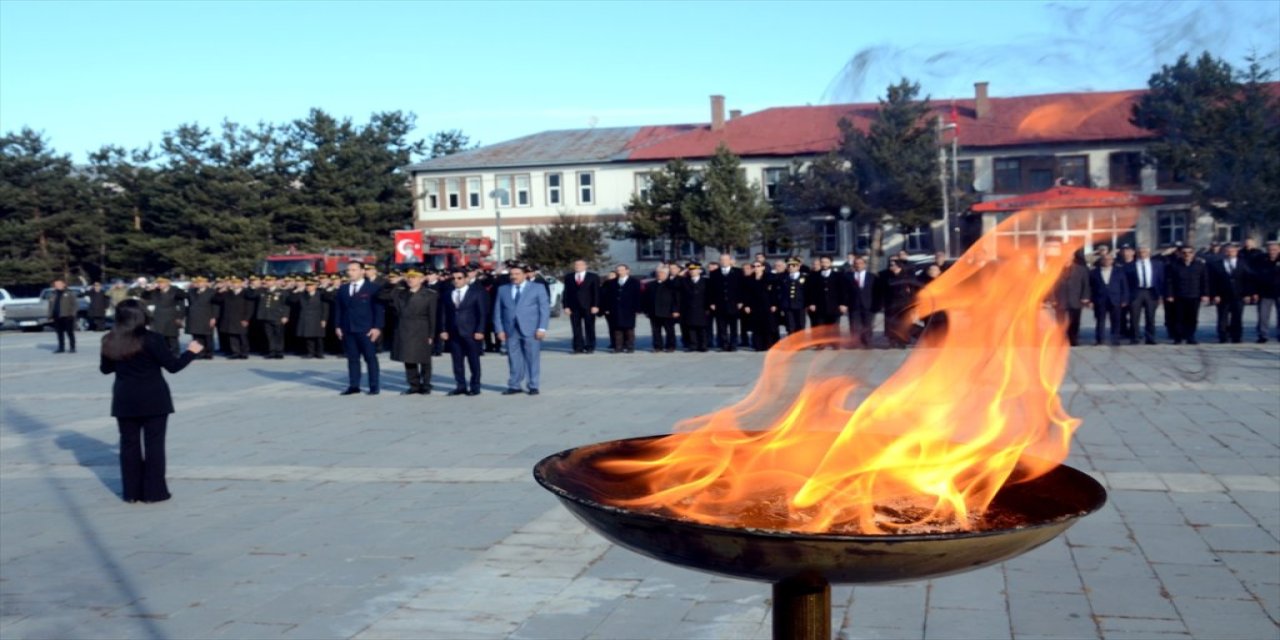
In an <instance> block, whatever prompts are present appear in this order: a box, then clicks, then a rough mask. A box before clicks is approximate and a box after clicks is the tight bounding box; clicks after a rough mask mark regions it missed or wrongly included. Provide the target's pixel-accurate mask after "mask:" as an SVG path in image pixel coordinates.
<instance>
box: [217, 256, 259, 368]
mask: <svg viewBox="0 0 1280 640" xmlns="http://www.w3.org/2000/svg"><path fill="white" fill-rule="evenodd" d="M213 303H214V305H215V306H217V308H218V323H217V324H218V331H219V333H221V334H222V335H221V338H220V340H221V342H222V343H223V344H224V347H223V350H224V351H226V353H227V359H228V360H244V359H246V358H248V357H249V356H248V353H247V352H248V351H249V318H251V317H253V302H251V301H249V300H248V299H246V298H245V295H244V280H243V279H242V278H240V277H239V276H231V277H230V278H228V279H227V285H226V287H225V289H224V290H222V291H219V292H218V293H216V294H214V296H213Z"/></svg>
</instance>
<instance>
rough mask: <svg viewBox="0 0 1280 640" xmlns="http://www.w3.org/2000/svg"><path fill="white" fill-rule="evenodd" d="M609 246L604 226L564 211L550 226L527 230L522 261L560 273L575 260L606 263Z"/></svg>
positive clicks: (524, 237)
mask: <svg viewBox="0 0 1280 640" xmlns="http://www.w3.org/2000/svg"><path fill="white" fill-rule="evenodd" d="M606 249H608V244H607V243H606V242H605V229H604V228H603V227H601V226H600V225H596V224H591V223H590V222H588V221H586V220H583V219H582V218H580V217H578V216H574V215H570V214H566V213H561V214H560V217H559V219H557V220H556V221H554V222H552V223H551V224H550V225H547V226H545V227H534V228H531V229H529V230H528V231H525V232H524V236H523V242H522V246H521V251H520V260H521V261H524V262H528V263H530V264H533V265H537V266H538V267H540V268H541V269H544V270H549V271H554V272H555V273H560V272H562V271H568V270H569V268H570V267H571V266H572V265H573V263H574V261H575V260H586V261H587V262H588V263H589V264H603V263H604V262H605V261H607V260H608V259H609V257H608V256H607V255H605V251H606Z"/></svg>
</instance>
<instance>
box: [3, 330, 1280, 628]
mask: <svg viewBox="0 0 1280 640" xmlns="http://www.w3.org/2000/svg"><path fill="white" fill-rule="evenodd" d="M1206 319H1208V318H1206ZM566 331H567V327H566V325H565V323H564V322H562V321H556V322H554V323H553V328H552V337H553V338H554V340H553V343H554V344H555V345H556V346H560V347H563V345H564V342H563V338H564V333H565V332H566ZM1090 337H1091V335H1090ZM82 338H85V339H84V340H82V342H90V343H91V342H95V341H96V340H95V339H94V338H93V337H92V336H86V335H84V334H82ZM52 344H53V335H52V334H51V333H45V334H39V335H22V334H12V333H9V334H4V335H0V404H2V405H3V407H2V408H0V421H2V425H0V637H3V638H6V639H7V638H14V639H17V638H126V637H128V638H275V637H280V638H361V639H374V638H402V637H404V638H525V639H534V638H557V639H558V638H607V639H617V638H734V639H737V638H766V637H768V635H769V624H770V623H769V615H770V612H769V610H770V603H769V600H768V595H769V590H768V588H767V587H766V586H765V585H761V584H756V583H749V582H741V581H736V580H728V579H720V578H716V577H713V576H709V575H704V574H700V573H695V572H692V571H686V570H682V569H679V568H675V567H669V566H665V565H662V564H659V563H656V562H652V561H649V560H646V559H644V558H641V557H639V556H637V555H635V554H633V553H630V552H628V551H625V550H622V549H618V548H615V547H613V546H611V545H609V544H608V543H606V542H604V541H603V540H602V539H601V538H599V537H597V536H595V535H594V534H592V533H589V532H588V531H586V530H585V529H584V528H583V527H582V526H581V525H579V524H577V522H576V521H574V520H573V519H572V517H571V516H569V515H568V513H567V512H566V511H565V510H564V509H562V508H561V507H560V506H558V504H557V503H556V502H555V500H554V499H553V498H552V497H551V496H550V495H549V494H547V493H546V492H544V491H543V490H541V489H540V488H539V487H537V485H536V484H535V483H534V482H533V481H532V479H531V477H530V467H531V465H532V464H533V463H534V462H536V461H537V460H538V459H540V458H541V457H543V456H544V455H547V454H549V453H552V452H555V451H558V450H561V449H565V448H568V447H572V446H576V445H580V444H585V443H589V442H596V441H600V440H607V439H613V438H620V437H628V436H636V435H643V434H651V433H660V432H665V431H666V430H668V429H669V427H670V425H671V424H672V423H674V422H675V421H677V420H678V419H681V418H684V417H689V416H692V415H695V414H699V413H702V412H705V411H708V410H711V409H714V408H716V407H719V406H723V405H725V404H728V403H730V402H732V401H733V400H735V399H736V398H738V397H740V396H741V395H742V394H743V393H744V392H745V389H746V385H748V384H749V383H750V382H751V381H753V380H754V378H755V377H756V375H757V374H758V373H759V368H760V364H761V361H762V358H761V356H760V355H759V354H753V353H736V354H711V355H686V354H670V355H652V354H648V353H643V354H634V355H630V356H610V355H603V354H597V355H594V356H569V355H568V354H565V353H548V354H547V355H545V356H544V376H545V381H544V393H543V395H542V396H540V397H538V398H529V397H525V396H519V397H515V398H507V397H501V396H499V395H498V393H496V392H497V391H500V390H501V388H502V386H503V385H502V382H503V381H504V379H505V363H504V362H503V361H501V360H499V359H498V358H495V357H486V358H485V359H484V365H485V367H486V370H487V371H488V374H487V376H486V379H487V380H488V381H489V384H488V385H487V386H486V392H485V393H484V394H483V395H481V396H480V397H477V398H445V397H442V396H439V395H436V396H431V397H410V398H401V397H398V396H396V395H394V394H395V393H396V392H398V391H400V390H401V389H402V388H403V386H402V384H399V383H392V382H387V383H384V387H385V390H384V395H382V396H380V397H367V396H359V397H352V398H340V397H338V395H337V393H336V392H337V391H338V390H340V389H342V388H343V387H344V386H345V369H344V365H343V363H342V362H341V361H340V360H337V359H329V360H325V361H322V362H315V361H304V360H297V359H289V360H284V361H265V360H261V359H255V360H250V361H247V362H227V361H214V362H197V363H195V364H193V365H192V367H191V368H190V369H188V370H187V371H185V372H183V373H181V374H179V375H177V376H173V377H171V379H170V380H171V384H172V386H173V389H174V393H175V396H176V399H177V405H178V413H177V414H176V416H174V418H173V419H172V421H171V428H170V440H169V456H170V470H169V478H170V485H171V489H172V490H173V492H174V494H175V499H174V500H172V501H170V502H168V503H164V504H160V505H145V506H139V505H127V504H124V503H122V502H121V501H120V500H119V499H118V497H117V495H118V492H119V474H118V467H117V463H116V433H115V427H114V423H113V422H112V421H111V419H109V418H106V417H104V416H105V415H106V414H107V411H108V403H109V397H110V396H109V394H110V379H109V378H107V377H105V376H102V375H100V374H99V373H98V372H97V368H96V366H97V349H96V348H95V347H94V346H92V345H83V346H82V348H81V352H80V353H79V354H77V355H52V354H50V350H51V349H52ZM841 353H843V354H847V355H846V356H844V357H849V358H859V359H861V360H860V361H859V367H860V368H861V369H862V370H867V371H871V372H872V375H873V377H874V378H875V380H876V381H878V380H881V379H883V377H884V376H885V375H887V373H888V372H889V371H892V370H893V368H895V367H896V365H897V363H898V362H900V360H901V358H902V357H903V354H902V353H901V352H890V351H877V352H870V353H865V352H860V353H857V354H853V353H850V352H841ZM1073 355H1074V357H1073V360H1072V366H1071V371H1070V378H1069V380H1068V383H1067V386H1066V389H1065V391H1066V394H1067V395H1068V398H1069V400H1070V405H1069V408H1070V410H1071V411H1072V413H1073V414H1075V415H1078V416H1080V417H1082V418H1083V419H1084V426H1083V427H1082V428H1081V430H1080V431H1079V433H1078V436H1077V442H1076V446H1075V447H1074V449H1073V453H1072V459H1071V461H1070V462H1071V463H1072V464H1074V465H1076V466H1077V467H1080V468H1083V469H1086V470H1089V471H1091V472H1094V474H1095V475H1096V476H1097V477H1098V478H1099V479H1100V480H1102V481H1103V482H1104V483H1105V484H1106V485H1107V486H1108V488H1109V489H1110V492H1111V500H1110V502H1109V503H1108V505H1107V506H1106V508H1105V509H1103V510H1102V511H1101V512H1099V513H1097V514H1094V515H1093V516H1091V517H1089V518H1087V519H1085V520H1083V521H1082V522H1081V523H1080V524H1078V525H1077V526H1076V527H1075V528H1073V529H1071V531H1070V532H1068V533H1067V534H1066V535H1065V536H1063V537H1061V538H1059V539H1057V540H1056V541H1054V542H1053V543H1050V544H1048V545H1046V546H1045V547H1042V548H1040V549H1038V550H1036V551H1034V552H1032V553H1029V554H1027V555H1025V556H1023V557H1020V558H1017V559H1015V560H1013V561H1011V562H1008V563H1006V564H1004V565H1001V566H997V567H994V568H989V569H985V570H980V571H976V572H972V573H969V574H964V575H960V576H955V577H949V578H944V579H938V580H933V581H929V582H920V583H914V584H907V585H903V586H887V587H862V588H856V589H855V588H849V587H838V588H836V589H834V593H833V596H834V603H835V607H834V611H833V615H834V621H833V622H834V628H835V629H837V630H839V637H841V638H928V639H933V638H1020V639H1027V640H1031V639H1034V638H1108V639H1111V638H1114V639H1124V638H1155V639H1158V640H1173V639H1175V638H1188V637H1194V638H1249V639H1256V638H1275V637H1277V635H1278V634H1280V626H1278V622H1280V542H1278V539H1280V349H1277V348H1276V347H1275V345H1274V343H1272V344H1270V345H1265V346H1255V345H1252V344H1249V345H1232V346H1225V345H1221V346H1220V345H1204V346H1201V347H1200V348H1194V347H1174V346H1170V345H1162V346H1156V347H1123V348H1120V349H1118V350H1112V349H1108V348H1097V347H1082V348H1080V349H1077V350H1076V351H1075V353H1074V354H1073ZM384 362H385V361H384ZM444 363H445V361H442V360H437V365H436V366H437V369H438V370H440V369H443V368H444V366H445V365H444ZM386 369H387V370H388V374H390V375H388V376H387V380H391V379H393V378H394V377H395V374H396V373H397V372H395V370H394V367H393V365H391V364H390V363H387V366H386ZM570 381H577V384H576V385H575V386H574V387H573V388H569V384H570ZM436 384H437V388H439V387H442V386H443V387H445V388H448V383H447V382H446V379H445V378H444V377H441V376H439V375H437V378H436ZM387 392H389V393H387Z"/></svg>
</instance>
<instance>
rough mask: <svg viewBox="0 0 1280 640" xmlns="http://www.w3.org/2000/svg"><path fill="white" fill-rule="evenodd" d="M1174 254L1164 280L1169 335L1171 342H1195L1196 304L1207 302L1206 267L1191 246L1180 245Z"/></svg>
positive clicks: (1198, 310) (1197, 307)
mask: <svg viewBox="0 0 1280 640" xmlns="http://www.w3.org/2000/svg"><path fill="white" fill-rule="evenodd" d="M1178 257H1179V259H1178V260H1175V261H1174V262H1172V263H1170V265H1169V267H1168V269H1167V270H1166V276H1167V277H1166V278H1165V281H1164V286H1165V301H1166V302H1168V303H1169V304H1168V305H1167V306H1166V312H1167V313H1169V315H1170V319H1169V334H1170V337H1171V338H1173V343H1174V344H1182V343H1183V342H1184V341H1185V342H1186V343H1187V344H1199V342H1198V341H1197V340H1196V325H1197V324H1198V323H1199V319H1200V305H1202V304H1207V303H1208V302H1209V270H1208V267H1206V266H1205V264H1204V260H1201V259H1200V258H1197V257H1196V250H1195V247H1187V246H1184V247H1182V248H1181V249H1179V250H1178Z"/></svg>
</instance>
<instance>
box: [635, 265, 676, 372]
mask: <svg viewBox="0 0 1280 640" xmlns="http://www.w3.org/2000/svg"><path fill="white" fill-rule="evenodd" d="M644 293H645V302H644V312H645V315H648V316H649V329H650V331H651V332H652V335H653V352H654V353H657V352H659V351H666V352H668V353H670V352H673V351H675V350H676V335H675V328H676V320H678V319H679V318H680V287H679V285H678V284H677V283H676V281H675V280H674V279H672V278H671V268H670V267H668V266H666V265H659V266H658V271H657V279H656V280H654V281H653V282H650V283H649V287H648V289H646V290H645V292H644Z"/></svg>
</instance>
